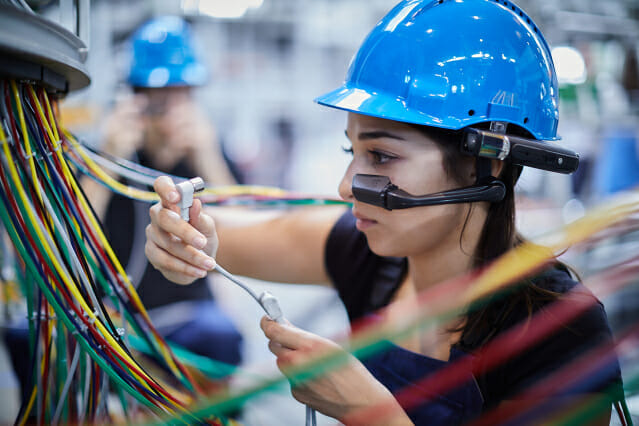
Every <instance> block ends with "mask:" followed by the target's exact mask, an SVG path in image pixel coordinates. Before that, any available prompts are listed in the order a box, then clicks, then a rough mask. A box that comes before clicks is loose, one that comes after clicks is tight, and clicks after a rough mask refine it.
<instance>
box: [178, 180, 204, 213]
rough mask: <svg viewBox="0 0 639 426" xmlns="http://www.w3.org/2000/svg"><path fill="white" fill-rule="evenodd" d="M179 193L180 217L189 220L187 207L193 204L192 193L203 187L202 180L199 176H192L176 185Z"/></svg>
mask: <svg viewBox="0 0 639 426" xmlns="http://www.w3.org/2000/svg"><path fill="white" fill-rule="evenodd" d="M176 187H177V190H178V192H179V193H180V202H179V203H178V205H179V206H180V217H181V218H182V219H184V220H186V221H187V222H188V221H189V209H190V208H191V206H192V205H193V194H195V193H196V192H199V191H202V190H203V189H204V181H203V180H202V178H201V177H194V178H193V179H189V180H187V181H184V182H182V183H178V184H177V185H176Z"/></svg>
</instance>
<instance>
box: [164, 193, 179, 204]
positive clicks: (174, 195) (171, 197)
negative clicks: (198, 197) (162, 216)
mask: <svg viewBox="0 0 639 426" xmlns="http://www.w3.org/2000/svg"><path fill="white" fill-rule="evenodd" d="M167 198H168V199H169V201H170V202H172V203H175V202H177V201H178V198H179V194H178V193H177V192H175V191H171V192H169V194H168V196H167Z"/></svg>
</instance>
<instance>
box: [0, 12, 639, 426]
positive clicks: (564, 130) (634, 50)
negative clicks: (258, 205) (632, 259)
mask: <svg viewBox="0 0 639 426" xmlns="http://www.w3.org/2000/svg"><path fill="white" fill-rule="evenodd" d="M0 3H1V2H0ZM27 3H29V4H30V5H31V6H32V7H33V8H34V9H35V10H36V11H37V13H40V14H42V15H44V16H46V17H48V18H49V19H52V20H55V21H58V22H60V23H61V24H62V25H66V26H67V27H69V29H71V30H73V31H75V28H73V26H74V25H75V21H74V20H73V19H68V18H65V17H64V16H65V15H64V12H65V10H64V4H65V3H68V2H65V1H60V2H57V1H53V2H50V1H44V0H40V1H27ZM395 3H396V0H181V1H180V0H155V1H154V0H93V1H91V4H90V6H91V7H90V25H89V33H88V34H86V38H87V39H86V40H84V41H85V43H87V44H88V46H89V55H88V60H87V62H86V66H87V68H88V71H89V74H90V77H91V85H90V86H88V87H87V88H85V89H82V90H80V91H77V92H73V93H70V94H69V95H68V96H67V97H66V99H65V100H64V102H63V103H62V118H63V122H64V123H65V124H66V125H67V127H69V128H70V129H71V130H72V131H74V132H75V133H76V134H77V135H79V136H80V137H82V138H83V139H84V140H85V141H87V143H89V144H90V145H93V146H96V147H99V146H100V141H101V140H102V131H103V118H104V117H105V116H106V115H107V114H108V113H109V111H110V110H111V108H112V107H113V105H114V102H115V101H116V99H117V98H118V97H119V96H125V95H126V94H127V92H128V90H130V89H128V88H127V86H126V84H125V82H124V78H125V76H126V69H127V67H128V64H129V61H130V60H131V57H130V56H131V55H130V50H129V46H128V42H127V40H128V39H129V37H130V36H131V34H132V32H133V31H134V30H135V29H136V28H137V27H138V26H139V25H140V24H142V23H143V22H145V21H146V20H148V19H149V18H151V17H153V16H158V15H166V14H177V15H182V16H184V17H186V19H187V20H188V21H189V22H190V23H191V24H192V29H193V32H194V38H195V39H196V41H197V44H198V53H199V54H200V55H201V57H202V58H203V60H204V61H205V62H206V63H207V65H209V67H210V69H211V79H210V83H209V84H208V85H206V86H204V87H201V88H199V89H197V92H196V95H197V99H198V102H199V103H200V104H201V105H202V106H203V108H204V110H205V111H206V113H207V114H208V116H209V118H210V121H211V123H213V125H214V127H215V129H216V131H217V134H218V136H219V139H220V141H221V142H222V145H223V149H224V153H225V155H226V157H227V158H228V160H229V162H230V163H231V164H232V165H233V166H234V169H235V170H236V173H237V176H238V177H239V179H240V180H241V183H255V184H262V185H274V186H280V187H283V188H286V189H291V190H295V191H301V192H308V193H314V194H324V195H337V193H336V190H337V184H338V182H339V180H340V178H341V176H342V172H343V171H344V168H345V166H346V164H347V161H348V157H347V156H346V155H344V154H343V153H342V151H341V149H340V147H341V146H342V144H343V143H344V142H345V138H344V134H343V132H344V124H345V119H346V116H345V114H343V113H341V112H339V111H335V110H329V109H327V108H322V107H319V106H318V105H316V104H314V103H313V98H314V97H315V96H317V95H319V94H321V93H323V92H326V91H328V90H330V89H333V88H335V87H337V85H338V84H339V83H341V81H342V80H343V77H344V75H345V72H346V69H347V67H348V64H349V60H350V58H351V56H352V55H353V53H354V52H355V51H356V49H357V47H358V46H359V44H360V43H361V41H362V40H363V38H364V37H365V35H366V33H367V32H368V31H369V30H370V29H371V28H372V27H373V26H374V25H375V23H376V22H377V20H379V19H380V18H381V17H382V16H383V15H384V14H385V13H386V12H387V11H388V10H389V9H390V8H391V7H392V6H393V5H394V4H395ZM516 3H517V4H518V5H519V6H521V7H522V8H523V9H524V10H526V11H527V12H528V13H529V14H530V15H531V17H532V18H533V19H534V20H535V22H536V23H537V25H538V26H539V27H540V28H541V30H542V32H543V33H544V34H545V35H546V38H547V39H548V41H549V42H550V44H551V47H552V48H553V57H554V60H555V65H556V67H557V70H558V75H559V79H560V125H559V134H560V135H561V136H562V141H561V143H562V144H565V145H567V146H568V147H570V148H571V149H574V150H576V151H577V152H579V153H580V155H581V164H580V167H579V170H578V171H577V173H576V174H574V175H572V176H564V175H558V174H550V173H541V172H535V171H531V170H526V171H525V173H524V175H523V176H522V179H521V180H520V184H519V195H520V197H519V205H520V210H519V212H518V214H519V217H518V221H519V224H520V228H521V230H522V231H523V233H524V234H525V235H527V236H530V237H534V236H538V235H541V234H543V233H544V232H547V231H549V230H552V229H555V228H557V227H559V226H561V225H562V224H563V223H567V222H570V221H572V220H574V219H576V218H579V217H580V216H581V215H583V214H584V212H585V211H587V210H588V209H589V208H592V207H593V206H595V205H597V204H599V203H604V202H605V200H606V198H607V197H610V196H614V194H615V193H617V192H619V191H624V190H628V189H631V188H633V187H636V186H637V185H639V65H638V60H637V57H638V52H639V1H638V0H606V1H601V0H519V1H517V2H516ZM61 16H62V19H61V18H60V17H61ZM637 252H639V234H637V233H634V234H632V233H630V234H627V235H625V236H624V237H623V238H622V239H618V238H617V239H613V240H603V241H600V242H599V243H598V244H596V245H593V246H592V247H591V248H590V249H589V250H587V251H585V252H583V251H582V252H580V253H578V254H572V253H570V252H568V253H566V255H565V257H566V260H567V261H568V262H570V263H571V264H572V265H574V266H575V267H576V268H577V270H578V271H579V272H580V273H581V274H583V276H588V275H590V274H592V273H594V272H596V271H598V270H601V269H604V268H605V267H606V264H607V262H609V261H610V260H611V259H615V260H618V259H619V257H623V256H630V255H631V254H632V253H635V254H636V253H637ZM217 285H218V286H221V287H225V288H224V289H223V290H222V292H223V293H224V296H223V300H224V302H225V309H227V310H228V311H229V312H230V314H231V315H232V316H233V317H234V318H235V319H236V320H237V321H238V324H239V326H240V328H241V331H242V332H243V333H244V334H245V336H246V337H245V347H244V351H245V360H244V364H245V366H246V367H247V368H249V369H252V370H253V371H256V372H257V371H263V370H264V368H267V366H268V368H270V369H274V368H275V366H274V365H273V362H272V357H271V356H270V354H269V353H268V351H267V349H266V345H265V339H264V338H263V336H262V335H261V332H260V330H259V328H258V321H259V318H260V316H261V314H260V310H259V307H258V306H257V305H255V306H254V305H253V302H252V301H251V300H249V299H247V297H246V295H245V294H243V293H241V291H240V290H236V289H235V288H226V287H230V285H228V284H227V283H225V282H219V283H217ZM255 285H256V286H263V287H265V288H269V289H271V291H272V292H273V293H276V294H277V295H278V296H279V297H281V299H282V301H283V310H284V312H287V313H288V316H289V318H290V319H291V321H292V322H294V323H296V324H298V325H300V326H302V327H305V328H307V329H310V330H312V331H315V332H318V333H320V334H324V335H326V336H335V335H336V334H339V333H343V332H345V331H346V328H347V319H346V316H345V314H344V312H343V310H342V309H341V307H340V306H339V302H338V301H337V298H336V296H335V295H334V294H333V293H332V292H331V291H330V290H328V289H324V288H320V289H317V288H308V287H303V288H302V287H300V288H293V289H291V288H290V287H283V286H278V285H277V284H266V283H255ZM304 301H307V303H303V302H304ZM604 302H605V305H606V309H607V311H608V314H609V317H610V321H611V324H612V326H613V328H615V329H617V328H618V329H621V328H622V327H623V325H624V324H627V323H631V322H637V321H638V320H639V283H635V285H634V286H629V287H628V288H627V290H625V291H623V292H620V293H617V294H616V295H615V296H614V297H613V298H609V299H606V300H605V301H604ZM0 355H2V354H1V353H0ZM635 355H636V354H635ZM0 365H2V367H1V368H0V370H1V371H0V376H1V377H5V378H6V380H1V381H0V388H1V391H0V392H1V394H2V395H7V396H8V397H7V398H2V400H3V401H2V404H6V406H0V407H1V408H0V421H2V422H8V421H13V419H14V418H15V413H16V411H15V410H16V409H17V399H18V395H17V393H18V389H17V384H16V382H15V380H14V379H12V378H11V371H10V369H9V367H8V366H7V364H6V363H3V362H2V361H1V359H0ZM623 368H624V369H625V370H626V371H631V370H632V371H636V370H637V369H639V356H635V357H634V358H631V359H629V360H625V361H624V366H623ZM239 385H241V384H238V386H239ZM274 400H275V401H274ZM252 404H253V405H254V407H253V409H252V410H249V409H247V410H245V413H244V416H245V418H244V421H245V422H246V423H247V424H285V423H284V422H285V420H283V419H287V418H290V423H287V424H299V423H300V422H301V418H302V415H303V407H302V406H301V405H299V404H297V403H296V402H295V401H294V400H293V399H292V397H290V394H289V393H288V392H286V391H285V390H283V391H282V392H281V395H280V396H273V395H271V396H269V397H268V400H265V401H257V402H252ZM630 410H631V412H632V413H633V415H634V416H637V415H639V401H637V400H636V398H635V399H634V400H631V401H630ZM285 413H295V414H299V416H297V415H294V416H293V415H291V414H288V415H287V414H285ZM325 421H326V420H325V419H322V422H325Z"/></svg>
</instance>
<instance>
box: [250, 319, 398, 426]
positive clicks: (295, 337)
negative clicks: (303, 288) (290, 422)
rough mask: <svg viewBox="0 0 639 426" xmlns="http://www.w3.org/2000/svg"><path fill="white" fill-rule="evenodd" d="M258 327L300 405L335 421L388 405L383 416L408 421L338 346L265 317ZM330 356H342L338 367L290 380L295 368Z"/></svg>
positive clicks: (391, 398)
mask: <svg viewBox="0 0 639 426" xmlns="http://www.w3.org/2000/svg"><path fill="white" fill-rule="evenodd" d="M260 326H261V327H262V330H263V331H264V334H265V335H266V337H267V338H268V339H269V344H268V347H269V349H270V351H271V352H272V353H273V354H274V355H275V356H276V357H277V367H278V368H279V369H280V371H281V372H282V373H283V374H284V375H286V376H287V377H288V378H289V380H290V381H291V388H292V393H293V397H294V398H295V399H296V400H298V401H299V402H301V403H303V404H307V405H309V406H311V407H313V408H315V409H316V410H318V411H320V412H321V413H323V414H325V415H327V416H330V417H333V418H335V419H338V420H343V419H345V418H348V416H349V415H352V414H353V413H355V412H357V411H359V410H361V409H365V408H370V407H373V406H375V405H377V404H386V405H389V404H390V406H391V407H393V408H395V409H391V410H389V411H387V410H384V411H385V413H384V414H386V413H389V414H391V413H392V414H393V417H392V418H394V419H398V418H403V419H405V420H408V417H407V416H406V414H405V413H404V411H403V410H402V408H401V407H400V406H399V404H398V403H397V401H396V400H395V399H394V397H393V395H392V394H391V393H390V391H389V390H388V389H386V387H384V385H382V384H381V383H380V382H378V381H377V380H376V379H375V377H373V375H372V374H371V373H370V372H369V371H368V370H367V369H366V367H364V365H363V364H362V363H361V362H359V361H358V360H357V359H356V358H355V357H353V356H352V355H350V354H349V353H347V352H346V351H344V350H343V349H342V348H341V347H340V346H339V345H338V344H337V343H335V342H333V341H331V340H328V339H325V338H323V337H320V336H317V335H315V334H312V333H309V332H306V331H304V330H301V329H299V328H297V327H294V326H293V325H291V324H278V323H276V322H275V321H272V320H270V319H269V318H268V317H266V316H265V317H263V318H262V321H261V322H260ZM330 355H338V356H339V355H342V356H343V360H341V361H340V366H339V367H337V368H333V369H330V370H329V371H328V372H322V374H321V375H319V376H318V377H316V378H313V379H311V380H307V381H305V382H303V383H300V382H298V381H297V380H296V379H295V378H294V377H292V376H294V375H295V373H294V372H295V370H296V367H300V366H304V365H305V364H306V363H308V362H311V361H313V360H317V359H319V358H322V357H325V356H330ZM384 420H385V422H384V423H380V424H389V423H388V420H389V417H386V416H384ZM408 421H409V422H410V420H408ZM402 423H403V422H402ZM369 424H370V423H369ZM393 424H399V423H396V422H393Z"/></svg>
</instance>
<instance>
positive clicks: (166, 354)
mask: <svg viewBox="0 0 639 426" xmlns="http://www.w3.org/2000/svg"><path fill="white" fill-rule="evenodd" d="M30 89H31V90H33V88H31V87H30ZM34 99H36V101H35V106H36V109H37V111H38V113H39V114H40V116H41V118H42V119H43V121H44V119H45V116H44V113H43V111H42V107H41V105H40V103H39V102H38V101H37V98H36V97H35V93H34ZM44 99H45V105H46V107H47V112H48V114H49V117H51V118H52V120H55V118H54V115H53V110H52V109H51V104H50V102H49V98H48V95H47V94H46V92H45V93H44ZM51 127H52V128H54V129H56V128H57V126H56V125H55V121H53V122H52V126H51ZM55 135H56V136H57V130H56V134H55ZM58 146H60V144H58ZM55 153H56V155H57V156H58V159H59V161H60V164H61V165H62V167H63V170H64V172H65V175H66V177H67V181H68V182H69V183H70V184H71V187H72V189H73V191H74V193H75V195H76V198H77V199H78V201H79V202H80V204H81V205H82V208H83V214H84V216H85V217H86V218H87V219H88V220H89V222H90V223H91V226H92V227H93V229H94V230H95V232H96V234H97V236H98V239H99V240H100V243H101V244H102V246H103V248H104V249H105V251H106V252H107V255H108V256H109V259H110V260H111V262H112V263H113V265H114V266H115V268H116V270H117V272H118V274H119V275H120V276H121V277H122V278H123V281H124V283H125V285H126V286H127V287H128V290H129V293H130V294H131V297H132V299H133V300H132V301H133V303H134V304H135V305H136V306H137V308H138V310H139V311H140V313H141V314H142V316H143V317H144V318H145V319H146V320H147V322H148V323H151V318H150V317H149V316H148V313H147V311H146V308H145V307H144V305H143V304H142V301H141V300H140V298H139V295H138V294H137V291H136V290H135V287H134V286H133V284H132V283H131V281H130V280H129V277H128V275H127V273H126V272H125V270H124V268H123V267H122V265H121V263H120V261H119V259H118V258H117V256H116V255H115V253H114V252H113V249H112V248H111V244H110V243H109V241H108V240H107V238H106V236H105V235H104V233H103V232H102V228H101V227H100V225H99V223H98V221H97V219H96V218H95V216H94V215H93V211H92V210H91V208H90V207H89V204H88V201H87V200H86V198H85V197H84V195H83V193H82V191H81V190H80V188H79V186H78V184H77V182H76V180H75V177H74V176H73V174H72V173H71V171H70V170H69V168H68V166H67V163H66V161H65V159H64V157H63V155H62V152H61V151H60V150H59V149H56V150H55ZM156 343H157V346H158V348H159V349H160V352H161V355H162V356H163V358H164V360H165V361H166V363H167V365H168V366H169V368H170V369H171V371H172V372H173V374H174V375H175V376H176V377H183V374H182V372H181V371H180V370H179V368H178V367H177V365H176V364H175V361H174V359H173V356H172V353H171V352H170V349H169V348H168V345H164V344H162V341H161V340H160V339H156ZM117 349H118V350H119V347H118V348H117ZM119 352H120V351H119Z"/></svg>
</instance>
